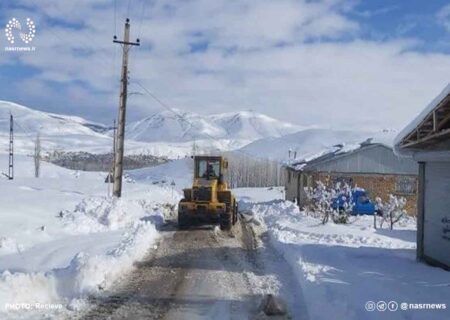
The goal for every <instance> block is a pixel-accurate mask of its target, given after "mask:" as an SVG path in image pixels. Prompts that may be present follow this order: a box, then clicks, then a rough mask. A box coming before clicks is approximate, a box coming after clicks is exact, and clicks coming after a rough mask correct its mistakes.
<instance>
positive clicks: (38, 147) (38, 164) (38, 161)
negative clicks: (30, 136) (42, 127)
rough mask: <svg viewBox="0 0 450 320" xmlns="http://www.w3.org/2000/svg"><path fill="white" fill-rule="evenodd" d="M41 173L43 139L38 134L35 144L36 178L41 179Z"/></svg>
mask: <svg viewBox="0 0 450 320" xmlns="http://www.w3.org/2000/svg"><path fill="white" fill-rule="evenodd" d="M40 172H41V137H40V134H39V133H38V134H37V135H36V141H35V143H34V176H35V177H36V178H39V174H40Z"/></svg>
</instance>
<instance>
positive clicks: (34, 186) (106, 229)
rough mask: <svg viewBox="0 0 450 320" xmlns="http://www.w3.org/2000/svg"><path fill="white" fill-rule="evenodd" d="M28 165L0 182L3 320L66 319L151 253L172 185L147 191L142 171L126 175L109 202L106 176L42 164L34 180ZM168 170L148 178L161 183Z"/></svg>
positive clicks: (173, 198)
mask: <svg viewBox="0 0 450 320" xmlns="http://www.w3.org/2000/svg"><path fill="white" fill-rule="evenodd" d="M32 161H33V160H32V159H31V158H29V157H25V156H18V157H16V161H15V173H16V175H15V178H14V180H11V181H9V180H7V179H6V178H5V177H2V178H0V190H1V191H2V192H1V193H0V203H1V210H0V318H1V319H5V318H8V319H10V318H25V319H38V318H40V317H45V315H46V314H52V315H61V317H64V315H65V314H66V313H68V312H70V310H76V309H79V308H82V307H83V305H84V303H85V300H84V299H85V298H87V296H88V295H101V294H102V290H104V289H106V288H108V287H109V286H110V285H111V283H112V282H113V281H114V280H116V279H117V278H118V277H121V276H122V275H124V274H126V273H127V272H129V271H130V270H131V269H132V266H133V262H134V261H136V260H139V259H140V258H142V257H143V256H144V255H145V254H146V253H147V252H148V250H149V249H150V250H151V248H152V247H153V243H154V241H155V240H156V239H157V237H158V231H157V227H158V225H159V224H160V223H161V222H162V221H163V218H164V215H165V214H167V213H169V211H171V210H173V206H172V207H171V205H173V204H175V203H177V202H178V200H179V197H180V194H179V193H178V191H177V190H178V186H177V185H175V186H171V185H170V184H168V183H163V182H160V183H157V184H153V181H150V180H145V179H141V178H142V177H143V175H142V174H143V172H142V170H141V171H140V173H134V172H131V173H129V176H128V178H127V179H126V181H127V182H125V184H124V194H123V197H122V198H121V199H120V200H116V201H114V200H113V199H112V198H111V197H109V196H108V195H107V194H108V184H106V183H104V179H105V174H104V173H96V172H79V171H72V170H67V169H63V168H60V167H57V166H54V165H51V164H47V163H43V164H42V174H41V177H40V178H35V177H34V176H33V173H34V172H33V170H34V167H33V162H32ZM0 163H7V157H5V156H0ZM167 165H169V166H173V164H171V163H169V164H166V165H162V166H160V167H157V168H153V169H147V170H148V172H147V174H149V175H152V176H155V177H157V176H159V177H161V176H163V175H164V172H165V171H167V168H166V166H167ZM152 170H153V171H152ZM151 172H153V173H151ZM141 180H142V181H141ZM180 188H181V186H180ZM39 304H40V305H39ZM42 304H50V305H42ZM49 308H50V309H51V308H56V310H49ZM15 309H18V310H15ZM28 309H30V310H28Z"/></svg>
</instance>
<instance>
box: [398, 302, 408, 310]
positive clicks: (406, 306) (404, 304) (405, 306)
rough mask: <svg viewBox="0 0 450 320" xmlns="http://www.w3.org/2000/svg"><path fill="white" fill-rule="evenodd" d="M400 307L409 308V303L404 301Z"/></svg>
mask: <svg viewBox="0 0 450 320" xmlns="http://www.w3.org/2000/svg"><path fill="white" fill-rule="evenodd" d="M400 309H402V310H408V304H407V303H406V302H403V303H401V304H400Z"/></svg>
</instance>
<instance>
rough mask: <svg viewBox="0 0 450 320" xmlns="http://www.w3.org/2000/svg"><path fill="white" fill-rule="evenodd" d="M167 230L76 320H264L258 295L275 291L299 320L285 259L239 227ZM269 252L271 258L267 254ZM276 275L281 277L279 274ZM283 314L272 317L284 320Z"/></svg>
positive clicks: (295, 289)
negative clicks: (130, 270)
mask: <svg viewBox="0 0 450 320" xmlns="http://www.w3.org/2000/svg"><path fill="white" fill-rule="evenodd" d="M170 226H171V224H169V225H166V226H165V227H164V228H163V229H162V230H161V231H162V232H163V233H164V234H165V236H163V238H162V239H161V240H160V242H159V245H158V249H157V250H155V251H152V252H151V253H150V254H149V255H148V256H147V257H146V258H145V259H144V260H142V261H141V262H139V263H137V264H136V270H135V271H134V272H133V273H132V274H131V275H130V277H128V278H126V279H123V280H122V281H120V282H119V283H118V284H117V286H116V288H115V289H114V290H111V291H109V292H107V296H106V297H105V298H102V299H97V300H95V301H93V302H94V303H96V306H95V307H94V308H93V309H91V310H90V312H89V313H88V314H82V315H79V316H78V317H79V318H82V319H124V318H127V319H142V318H145V319H173V320H176V319H264V315H263V313H261V312H260V310H259V305H260V304H261V301H262V298H263V296H264V295H265V294H269V293H271V294H275V295H278V294H280V295H281V296H282V297H283V298H284V299H286V300H285V301H286V302H287V303H288V309H289V311H290V315H291V316H292V315H295V317H294V318H295V319H306V309H305V308H304V306H301V303H300V301H299V300H301V297H300V296H301V292H300V288H298V287H297V286H295V285H294V286H293V284H295V281H293V280H294V279H293V278H292V277H293V276H292V273H291V272H290V270H289V268H288V267H287V263H286V261H283V259H282V258H281V257H280V256H279V255H276V254H275V253H274V252H268V250H269V249H267V248H266V247H262V246H259V245H258V240H257V239H255V237H254V235H255V234H254V232H253V231H252V230H251V229H250V228H248V226H247V225H245V224H241V223H239V224H238V225H236V226H235V228H234V229H233V232H232V233H228V232H227V233H223V232H221V231H220V230H218V228H212V227H198V228H194V229H191V230H186V231H175V230H173V228H171V227H170ZM268 255H270V258H269V257H268ZM280 275H282V276H280ZM287 318H288V316H285V317H278V318H276V319H287Z"/></svg>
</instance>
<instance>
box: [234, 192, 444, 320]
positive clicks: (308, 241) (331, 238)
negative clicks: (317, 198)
mask: <svg viewBox="0 0 450 320" xmlns="http://www.w3.org/2000/svg"><path fill="white" fill-rule="evenodd" d="M277 190H278V189H277V188H274V189H270V190H268V189H259V190H257V189H238V190H236V192H237V194H238V197H239V199H240V202H239V205H240V208H241V210H243V211H245V213H246V214H245V218H246V220H248V221H249V223H253V224H254V225H255V229H257V230H259V232H261V233H263V232H266V231H267V232H268V234H269V235H270V241H271V243H272V244H273V245H274V247H275V248H276V249H277V250H278V251H279V252H281V253H282V254H283V256H284V257H285V259H286V260H287V261H288V262H289V263H290V265H291V267H292V269H293V270H294V272H295V273H296V274H297V281H298V285H299V286H301V287H302V291H303V292H304V297H305V299H306V306H307V307H308V314H309V316H310V319H330V315H332V318H333V319H354V320H359V319H381V318H384V317H386V319H409V320H410V319H417V320H419V319H436V320H440V319H449V318H450V300H449V297H448V293H449V289H450V273H449V272H447V271H444V270H442V269H439V268H434V267H431V266H428V265H426V264H422V263H418V262H416V260H415V247H416V244H415V241H416V230H415V221H414V220H412V219H409V220H405V221H403V223H402V224H400V225H399V226H396V227H395V229H394V230H392V231H391V230H388V229H374V228H373V227H372V226H373V218H372V217H367V216H361V217H359V218H358V219H357V220H356V221H355V222H353V223H352V224H349V225H342V224H334V223H328V224H326V225H322V224H321V223H320V220H319V219H316V218H313V217H311V216H308V215H307V214H306V213H305V212H300V211H299V209H298V207H297V206H296V205H295V204H294V203H292V202H289V201H284V200H282V196H283V193H282V190H278V191H277ZM391 301H392V302H394V303H391V304H389V302H391ZM370 302H374V303H375V310H372V309H371V306H373V305H372V304H371V303H370ZM378 302H385V303H386V304H385V306H390V308H392V309H394V308H393V307H395V305H396V304H397V305H398V309H397V310H396V311H390V309H386V310H385V311H379V310H377V307H378V305H377V303H378ZM421 304H422V305H421ZM423 304H435V306H434V307H429V308H434V309H426V308H427V307H425V306H423ZM443 304H446V305H445V309H444V306H443ZM366 306H367V308H368V309H369V310H372V311H368V310H367V309H366ZM382 306H383V304H382V303H381V304H379V307H380V308H381V309H382ZM403 309H405V310H403Z"/></svg>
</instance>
